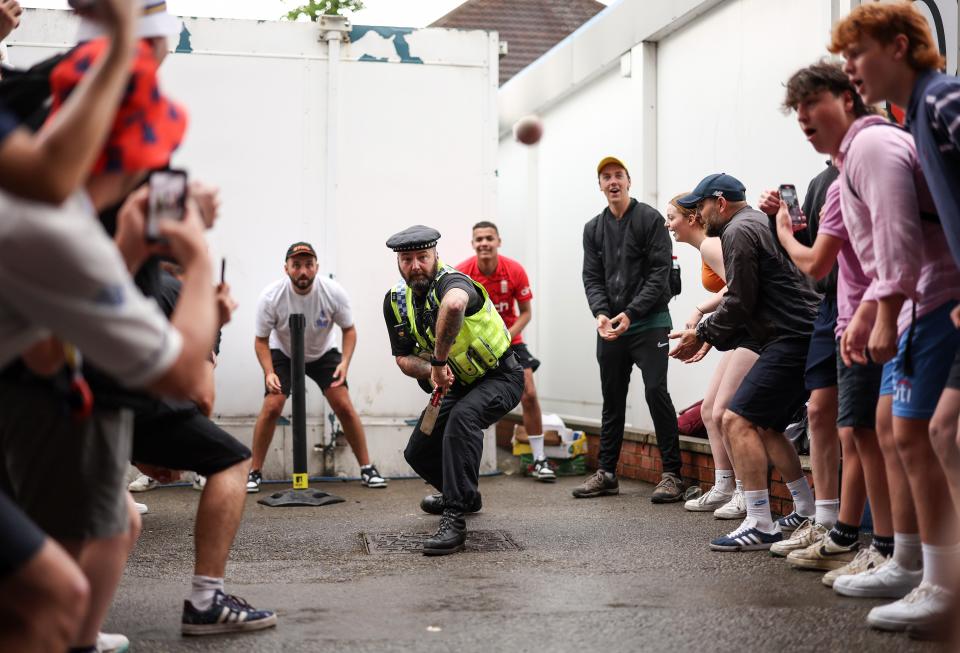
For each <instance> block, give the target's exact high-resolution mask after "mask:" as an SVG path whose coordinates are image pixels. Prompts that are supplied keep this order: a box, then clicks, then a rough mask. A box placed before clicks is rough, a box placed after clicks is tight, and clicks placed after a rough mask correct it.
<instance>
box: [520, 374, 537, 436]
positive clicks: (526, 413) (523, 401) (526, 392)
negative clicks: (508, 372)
mask: <svg viewBox="0 0 960 653" xmlns="http://www.w3.org/2000/svg"><path fill="white" fill-rule="evenodd" d="M520 405H521V406H522V407H523V428H525V429H526V430H527V433H533V434H534V435H536V434H537V433H543V415H542V413H541V412H540V400H539V399H538V398H537V386H536V384H534V382H533V370H531V369H530V368H529V367H528V368H525V369H524V370H523V394H522V395H520Z"/></svg>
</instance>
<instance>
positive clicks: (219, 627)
mask: <svg viewBox="0 0 960 653" xmlns="http://www.w3.org/2000/svg"><path fill="white" fill-rule="evenodd" d="M181 624H182V625H181V629H180V632H182V633H183V634H184V635H219V634H221V633H236V632H244V631H248V630H260V629H262V628H270V627H271V626H276V625H277V615H276V614H274V613H273V612H271V611H269V610H257V609H256V608H254V607H253V606H252V605H250V604H249V603H247V602H246V601H244V600H243V599H241V598H240V597H239V596H233V595H232V594H224V593H223V592H221V591H220V590H217V591H216V593H215V594H214V595H213V603H211V604H210V607H209V608H207V609H206V610H204V611H202V612H201V611H200V610H197V609H196V608H195V607H193V604H192V603H190V601H184V602H183V620H182V621H181Z"/></svg>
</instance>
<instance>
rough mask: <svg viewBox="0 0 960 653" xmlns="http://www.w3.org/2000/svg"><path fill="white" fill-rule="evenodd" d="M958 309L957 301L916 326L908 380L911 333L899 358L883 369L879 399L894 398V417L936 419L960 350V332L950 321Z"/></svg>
mask: <svg viewBox="0 0 960 653" xmlns="http://www.w3.org/2000/svg"><path fill="white" fill-rule="evenodd" d="M956 305H957V302H956V301H949V302H947V303H946V304H943V305H941V306H940V307H939V308H937V309H936V310H934V311H933V312H931V313H928V314H927V315H924V316H923V317H921V318H920V319H918V320H917V321H916V323H915V324H914V326H913V341H912V345H911V352H910V356H911V359H912V364H913V374H911V375H909V376H908V375H907V374H906V373H905V372H904V369H903V368H904V365H903V361H904V352H905V351H906V347H907V339H908V338H909V337H910V331H909V330H908V331H906V332H904V334H903V335H901V336H900V341H899V343H898V345H897V355H896V356H895V357H894V358H893V359H892V360H890V361H888V362H887V364H886V365H884V366H883V381H882V382H881V384H880V395H881V396H885V395H893V416H894V417H903V418H906V419H930V418H931V417H933V413H934V411H935V410H936V408H937V402H938V401H939V400H940V394H941V393H942V392H943V388H944V387H945V386H946V384H947V378H948V377H949V376H950V369H951V368H952V367H953V362H954V358H955V357H956V354H957V349H958V348H960V330H958V329H957V328H956V327H954V326H953V322H951V321H950V311H951V310H952V309H953V307H954V306H956Z"/></svg>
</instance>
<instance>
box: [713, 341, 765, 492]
mask: <svg viewBox="0 0 960 653" xmlns="http://www.w3.org/2000/svg"><path fill="white" fill-rule="evenodd" d="M728 356H729V358H730V361H729V362H728V363H727V369H726V371H725V372H724V374H723V379H722V380H721V381H720V385H719V386H717V394H716V397H714V400H713V407H712V409H711V411H710V412H711V414H712V416H713V417H712V419H713V420H714V421H715V422H716V424H717V426H718V427H719V428H718V429H717V430H718V432H719V433H721V434H722V436H723V446H724V448H725V449H726V452H727V455H728V456H729V458H730V462H731V464H732V465H733V469H734V470H735V471H736V473H737V478H740V473H739V463H738V462H737V456H736V453H735V452H734V449H733V447H732V446H730V441H729V440H728V439H727V434H726V432H725V431H724V429H723V415H724V414H725V413H726V412H727V406H729V405H730V401H731V400H732V399H733V395H735V394H736V393H737V388H739V387H740V382H741V381H743V377H745V376H746V375H747V372H749V371H750V369H751V368H752V367H753V364H754V363H756V362H757V358H759V357H760V356H759V354H757V353H756V352H754V351H750V350H749V349H743V348H739V349H734V350H733V351H732V352H730V353H729V354H728Z"/></svg>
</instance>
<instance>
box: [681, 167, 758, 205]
mask: <svg viewBox="0 0 960 653" xmlns="http://www.w3.org/2000/svg"><path fill="white" fill-rule="evenodd" d="M707 197H722V198H723V199H725V200H729V201H731V202H742V201H743V200H745V199H747V188H746V186H744V185H743V184H741V183H740V180H739V179H737V178H736V177H731V176H730V175H728V174H727V173H725V172H718V173H715V174H712V175H707V176H706V177H704V178H703V179H702V180H701V181H700V183H699V184H697V187H696V188H694V189H693V192H691V193H690V194H689V195H684V196H683V197H681V198H680V199H678V200H677V204H679V205H680V206H682V207H684V208H687V209H693V208H696V206H697V202H699V201H700V200H702V199H705V198H707Z"/></svg>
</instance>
